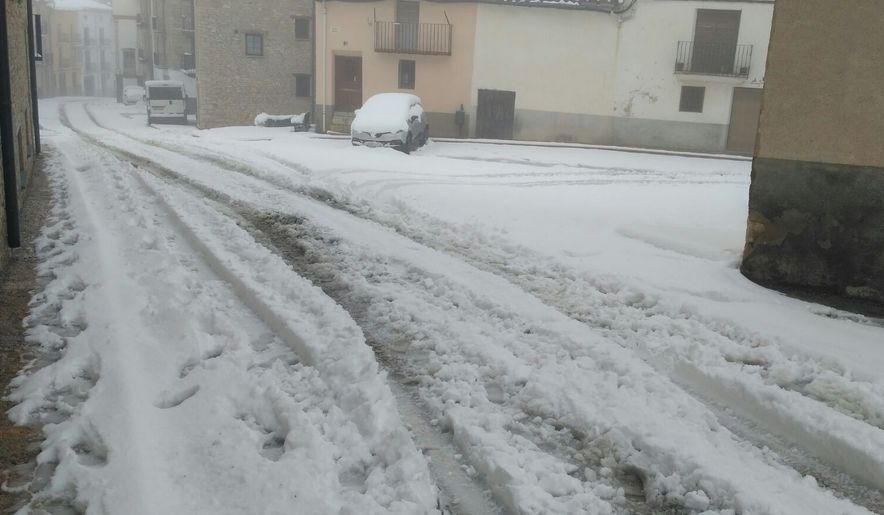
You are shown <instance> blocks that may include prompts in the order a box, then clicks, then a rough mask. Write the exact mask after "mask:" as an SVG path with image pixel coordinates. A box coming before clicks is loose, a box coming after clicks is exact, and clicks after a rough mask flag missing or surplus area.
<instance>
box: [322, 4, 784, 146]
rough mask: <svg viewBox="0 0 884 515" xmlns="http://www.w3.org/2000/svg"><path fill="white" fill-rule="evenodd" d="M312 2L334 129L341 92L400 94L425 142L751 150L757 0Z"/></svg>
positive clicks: (760, 35) (761, 8)
mask: <svg viewBox="0 0 884 515" xmlns="http://www.w3.org/2000/svg"><path fill="white" fill-rule="evenodd" d="M316 9H317V66H318V68H317V72H316V73H317V98H316V102H317V106H318V109H320V110H322V111H324V112H325V116H324V117H322V116H319V117H318V118H319V119H322V118H324V119H325V125H324V126H323V125H322V124H320V127H319V128H320V130H322V129H324V128H327V129H330V130H336V131H340V132H346V129H347V125H346V122H347V121H348V117H347V116H345V115H344V113H346V112H348V111H351V110H352V109H353V107H354V106H353V105H352V104H357V102H356V101H354V100H353V99H352V98H350V97H351V96H353V97H356V98H357V99H358V100H362V101H364V100H365V98H367V97H369V96H371V95H374V94H376V93H380V92H386V91H405V92H410V93H415V94H417V95H418V96H420V97H421V98H422V100H423V101H424V107H425V108H426V109H427V110H428V112H429V117H430V128H431V134H433V135H434V136H437V137H438V136H458V137H478V138H491V139H510V138H512V139H519V140H540V141H563V142H581V143H594V144H604V145H622V146H638V147H651V148H665V149H672V150H691V151H706V152H733V153H741V154H750V153H751V151H752V147H753V145H754V135H755V131H756V124H757V119H758V113H759V110H760V105H761V88H762V86H763V84H764V69H765V58H766V54H767V44H768V37H769V32H770V24H771V17H772V13H773V2H772V1H771V0H739V1H738V0H692V1H688V0H636V1H635V2H632V1H623V2H608V1H594V0H585V1H582V2H578V3H576V4H563V3H560V2H548V3H546V2H532V3H531V4H530V6H527V5H519V4H517V3H511V2H502V1H501V2H494V1H489V2H470V1H464V2H456V1H446V2H429V1H403V0H379V1H373V2H349V1H335V0H332V1H326V2H318V3H317V4H316ZM440 33H441V34H442V37H441V38H439V37H438V34H440ZM357 70H358V72H359V73H358V74H356V73H353V72H354V71H357ZM403 70H404V71H403ZM409 74H413V75H414V77H413V80H410V79H411V77H410V75H409ZM353 77H355V80H354V79H353ZM348 82H349V84H348ZM354 91H358V94H354V93H353V92H354ZM342 96H343V97H344V100H343V101H342V100H341V99H340V97H342ZM461 106H463V116H462V117H458V116H457V115H456V113H457V111H458V110H460V107H461ZM355 107H358V105H356V106H355ZM459 120H460V121H462V122H463V123H462V125H459V124H457V123H455V122H457V121H459Z"/></svg>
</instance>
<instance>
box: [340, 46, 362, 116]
mask: <svg viewBox="0 0 884 515" xmlns="http://www.w3.org/2000/svg"><path fill="white" fill-rule="evenodd" d="M360 107H362V58H361V57H349V56H342V55H337V56H335V109H337V110H341V111H353V110H356V109H359V108H360Z"/></svg>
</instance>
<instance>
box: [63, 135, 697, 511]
mask: <svg viewBox="0 0 884 515" xmlns="http://www.w3.org/2000/svg"><path fill="white" fill-rule="evenodd" d="M93 123H95V122H94V120H93ZM99 127H101V126H100V125H99ZM75 130H76V129H75ZM122 135H123V136H126V137H127V138H129V139H133V138H131V137H129V136H127V135H125V134H122ZM84 137H86V138H89V139H90V141H91V142H92V143H93V144H96V145H98V146H101V147H102V148H106V149H107V150H110V151H111V152H114V153H117V154H120V155H122V156H125V157H126V158H127V159H129V160H131V161H134V162H137V163H140V164H141V165H142V167H143V168H145V169H147V170H148V171H151V170H153V171H154V172H155V173H158V174H160V175H161V176H162V177H163V178H164V179H167V180H172V181H174V182H176V183H178V184H180V185H182V186H184V187H186V188H187V189H189V190H190V191H192V192H193V193H194V194H196V195H198V196H203V197H206V198H209V199H211V200H214V201H218V202H221V203H222V204H223V205H224V206H226V208H227V209H224V211H225V212H226V213H227V214H228V215H230V216H239V217H242V219H243V222H245V223H244V224H243V225H246V224H248V225H252V226H253V227H254V228H255V229H257V231H255V232H257V233H258V234H256V236H257V237H258V239H259V240H261V241H262V242H264V244H265V246H267V247H268V248H271V249H275V250H276V252H278V253H279V254H280V255H282V256H283V257H285V258H286V260H287V261H288V262H289V263H290V264H292V265H293V267H294V268H295V270H296V271H298V273H299V274H301V275H303V276H305V277H307V278H309V279H311V280H312V282H314V284H316V285H317V286H319V287H321V288H322V289H323V290H324V291H325V292H326V293H327V294H328V295H329V296H330V297H332V298H334V299H335V300H336V301H337V302H339V303H340V304H341V305H343V306H344V307H345V308H346V309H347V311H348V312H349V313H350V314H351V316H353V318H354V319H355V320H356V321H357V322H358V323H359V324H360V327H361V328H362V329H363V332H364V333H365V334H366V337H367V339H368V340H369V343H370V344H371V345H372V346H373V348H375V350H376V351H377V352H378V355H379V359H380V361H381V362H382V363H383V364H384V365H385V366H386V367H387V369H388V370H390V372H391V377H392V378H393V379H394V380H397V383H396V389H397V390H400V397H399V399H400V401H402V402H403V406H402V408H401V410H400V411H401V412H404V413H409V414H413V413H419V414H422V415H423V420H414V421H413V422H414V425H413V428H415V429H417V431H416V432H417V433H418V435H417V436H418V440H424V441H427V440H429V441H428V442H427V445H426V446H425V448H427V449H430V450H431V451H441V456H440V457H439V458H437V461H439V462H440V464H441V468H440V470H439V471H438V474H437V477H438V478H441V479H442V480H443V484H442V486H445V484H444V482H451V478H448V479H446V476H450V475H451V474H452V467H451V465H452V464H454V463H458V462H460V463H461V465H460V466H459V467H458V468H457V470H456V472H457V474H455V478H454V485H451V486H453V487H454V491H453V492H450V493H454V494H457V490H458V489H460V490H464V483H466V482H467V481H472V480H471V479H467V478H458V477H456V476H458V475H461V474H462V471H461V470H460V468H461V467H463V463H462V459H460V458H458V457H457V456H458V455H468V454H469V453H468V452H467V451H468V450H469V449H468V448H464V447H463V446H458V447H459V450H455V446H457V444H456V443H453V440H452V434H451V433H452V431H451V429H450V428H445V430H444V431H439V429H438V426H439V422H438V421H437V420H436V419H431V420H427V417H428V416H429V415H428V413H429V411H428V409H427V408H426V407H425V406H421V405H419V404H418V405H415V404H414V403H413V402H414V401H413V400H414V399H416V398H420V392H419V391H418V389H417V383H416V382H415V381H414V380H413V379H412V378H411V376H412V375H413V372H411V371H409V370H407V366H406V367H403V364H402V363H401V362H400V361H401V360H398V359H397V358H396V357H395V356H393V354H395V353H391V352H390V351H389V344H388V343H387V342H388V341H389V340H391V339H393V340H396V339H399V338H401V337H402V335H401V334H400V335H390V334H384V335H379V334H378V331H379V327H377V326H376V325H373V324H372V322H371V320H370V317H369V315H368V313H366V310H365V306H364V305H360V304H361V303H360V299H358V298H357V299H354V298H353V296H351V295H350V293H349V292H347V291H345V288H342V285H341V284H339V283H337V281H335V280H329V279H328V277H326V278H323V277H322V275H323V272H322V268H323V266H324V265H325V263H322V262H319V263H309V262H307V261H305V260H304V256H300V255H299V253H298V251H297V248H298V247H299V246H300V243H299V241H300V240H301V239H303V238H305V237H308V232H309V233H311V235H310V237H313V238H317V237H318V236H316V234H315V233H314V232H313V231H306V232H305V231H299V233H298V234H297V235H296V236H294V237H293V236H292V235H291V234H288V233H286V227H285V225H286V224H283V227H274V226H273V224H272V223H270V224H268V223H267V220H266V214H264V213H260V212H253V211H252V210H251V209H250V208H248V207H246V206H243V205H242V204H241V203H240V202H239V201H237V200H236V199H235V198H233V197H231V196H229V195H227V194H225V193H223V192H220V191H218V190H215V189H211V188H208V187H206V186H204V185H202V184H200V183H199V182H196V181H192V180H190V179H188V178H187V177H186V176H183V175H182V174H180V173H178V172H175V171H173V170H170V169H168V168H165V167H164V166H162V165H160V164H159V163H156V162H152V161H150V160H148V159H145V158H143V157H140V156H138V155H137V154H133V153H129V152H126V151H124V150H121V149H119V148H116V147H114V146H109V145H105V144H102V143H101V142H99V141H97V140H95V139H94V138H92V137H91V136H89V135H84ZM134 141H138V142H139V143H141V142H140V141H139V140H134ZM150 145H152V146H155V147H158V148H164V147H163V146H162V145H159V144H155V143H154V144H150ZM164 150H169V149H165V148H164ZM173 152H178V151H177V149H176V150H173ZM182 153H183V154H184V155H187V156H188V157H196V158H198V159H199V160H200V161H203V162H207V163H210V164H214V165H216V166H222V167H223V168H224V169H225V170H230V171H235V172H238V173H241V174H245V175H248V170H250V169H249V168H247V167H246V166H245V165H243V166H240V167H236V166H231V163H229V162H226V161H224V160H219V159H217V158H215V159H210V158H206V157H205V156H202V155H198V154H197V155H194V154H196V153H192V152H190V153H187V152H182ZM298 193H299V194H300V195H305V196H308V197H310V198H315V197H319V198H320V199H322V200H323V201H327V200H328V199H329V198H330V197H327V196H325V194H324V192H322V191H319V190H312V189H308V190H306V191H302V192H298ZM301 223H303V221H299V224H301ZM262 235H263V236H264V237H262ZM318 238H320V239H321V237H318ZM286 249H288V250H286ZM293 249H294V250H293ZM316 265H318V266H316ZM420 282H421V281H420V280H418V281H415V282H414V284H413V286H412V287H413V288H421V284H420ZM492 407H493V406H492ZM492 407H488V409H491V408H492ZM508 417H509V418H512V417H511V416H508ZM521 418H522V420H518V421H516V422H514V423H513V424H512V427H513V428H514V431H513V435H514V436H515V437H521V438H526V439H528V440H530V441H532V445H533V447H534V448H535V452H536V451H537V450H540V451H542V452H540V453H538V458H539V457H540V456H541V455H542V454H543V453H544V452H545V453H548V454H549V455H550V456H553V457H554V458H555V459H556V460H559V461H561V462H562V463H565V464H568V466H569V467H570V468H571V474H577V475H578V476H579V477H580V478H581V479H585V477H584V473H585V470H587V469H595V470H596V471H597V472H594V473H593V475H596V476H598V477H600V478H601V477H605V476H606V475H607V477H608V479H606V480H605V482H607V483H610V484H609V485H602V486H603V487H602V488H601V490H600V491H601V492H602V495H604V496H608V497H613V498H614V499H617V498H618V496H620V498H621V501H619V502H621V503H622V504H623V506H621V507H619V509H620V510H623V512H624V513H631V514H643V513H660V514H665V513H670V512H671V511H672V512H679V511H681V510H683V508H681V507H678V506H668V507H667V506H663V505H659V504H655V505H650V504H648V503H647V502H646V501H645V499H644V492H643V486H644V485H643V481H644V480H645V479H646V478H647V477H649V476H650V471H646V472H645V471H641V470H639V469H638V468H636V467H635V466H626V465H619V466H615V467H614V468H613V469H612V470H610V472H605V470H607V469H610V467H608V465H616V463H617V458H616V456H615V455H614V454H612V453H613V444H612V443H610V442H607V443H606V442H605V441H604V440H605V439H604V438H603V437H602V438H598V439H597V440H598V441H587V442H584V441H583V440H585V437H584V436H578V437H577V438H576V439H574V438H572V440H574V441H575V442H577V443H578V444H579V446H578V447H577V448H568V446H567V445H565V444H564V442H565V441H566V440H567V438H564V437H563V438H560V439H559V441H554V440H550V439H546V440H544V439H543V438H541V436H540V435H542V434H545V433H549V432H550V431H551V430H554V431H556V432H558V433H562V434H577V435H580V431H579V430H576V429H569V428H568V426H567V424H564V423H561V422H558V423H555V424H553V423H551V422H548V421H544V422H536V421H534V420H532V419H536V418H537V416H536V415H533V416H524V415H522V417H521ZM553 425H555V426H556V427H553ZM430 428H432V429H430ZM452 456H454V459H452ZM473 465H474V466H475V467H477V468H480V469H481V468H482V464H481V463H473ZM494 469H495V467H492V468H491V469H489V474H486V476H487V475H492V476H493V475H495V472H494ZM643 476H645V477H643ZM506 480H507V476H503V477H502V478H500V479H499V480H497V481H495V480H491V482H490V483H488V484H485V485H484V486H483V489H488V490H490V491H492V492H494V494H495V497H496V499H498V501H499V502H501V503H502V505H503V506H504V509H505V510H506V511H507V512H517V511H519V508H518V506H517V505H516V504H515V500H514V499H513V498H512V493H511V492H509V491H508V485H507V484H506ZM458 485H460V486H458ZM618 489H621V491H620V493H618ZM476 495H477V493H476V492H473V493H469V491H466V492H462V493H461V494H459V495H450V496H449V497H451V498H454V499H455V500H456V501H460V502H461V503H462V502H464V501H465V500H466V499H465V497H466V498H469V497H472V498H475V497H476ZM453 504H454V506H452V508H453V509H455V511H459V510H457V508H458V506H457V502H455V503H453ZM471 504H472V505H473V506H475V504H476V503H475V501H474V502H472V503H471ZM463 512H464V513H487V512H488V510H487V509H486V510H481V509H476V508H475V507H474V508H472V509H465V510H463Z"/></svg>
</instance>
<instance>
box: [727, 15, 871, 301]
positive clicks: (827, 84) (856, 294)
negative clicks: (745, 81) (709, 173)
mask: <svg viewBox="0 0 884 515" xmlns="http://www.w3.org/2000/svg"><path fill="white" fill-rule="evenodd" d="M882 24H884V3H882V2H881V1H880V0H843V1H839V2H831V1H830V0H777V3H776V7H775V13H774V23H773V34H772V38H771V46H770V55H769V57H768V69H767V76H766V83H765V91H764V97H763V107H762V113H761V121H760V125H759V136H758V141H757V145H756V151H755V161H754V164H753V169H752V186H751V190H750V196H749V224H748V231H747V242H746V249H745V254H744V260H743V265H742V270H743V273H744V274H745V275H746V276H748V277H749V278H750V279H753V280H755V281H757V282H759V283H762V284H766V285H771V286H778V287H786V288H796V287H797V288H808V289H812V290H816V291H825V292H829V293H836V294H838V295H841V296H845V297H850V298H856V299H862V300H865V301H871V302H874V303H879V304H884V116H882V113H884V89H882V86H881V85H882V84H884V66H882V65H881V56H882V55H884V36H882V33H881V26H882Z"/></svg>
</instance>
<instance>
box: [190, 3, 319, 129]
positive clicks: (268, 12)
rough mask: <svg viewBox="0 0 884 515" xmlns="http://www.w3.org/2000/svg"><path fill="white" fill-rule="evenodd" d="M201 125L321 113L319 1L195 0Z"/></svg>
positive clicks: (198, 117)
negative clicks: (316, 62)
mask: <svg viewBox="0 0 884 515" xmlns="http://www.w3.org/2000/svg"><path fill="white" fill-rule="evenodd" d="M194 11H195V16H194V20H195V41H196V77H197V85H196V90H197V102H198V107H197V125H198V126H199V127H200V128H213V127H223V126H229V125H249V124H252V123H253V121H254V119H255V117H256V116H257V115H258V114H260V113H262V112H266V113H270V114H284V115H288V114H299V113H305V112H312V111H313V90H314V77H313V59H314V50H313V36H314V32H315V28H314V24H313V2H312V1H307V0H195V2H194Z"/></svg>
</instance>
